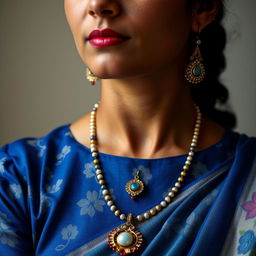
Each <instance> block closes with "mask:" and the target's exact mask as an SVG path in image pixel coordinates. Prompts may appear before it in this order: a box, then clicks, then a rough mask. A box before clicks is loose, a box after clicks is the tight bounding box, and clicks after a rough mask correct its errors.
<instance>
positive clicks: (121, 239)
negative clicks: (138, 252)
mask: <svg viewBox="0 0 256 256" xmlns="http://www.w3.org/2000/svg"><path fill="white" fill-rule="evenodd" d="M116 240H117V243H118V244H119V245H121V246H124V247H127V246H130V245H131V244H132V243H133V237H132V234H130V233H129V232H122V233H120V234H119V235H118V236H117V239H116Z"/></svg>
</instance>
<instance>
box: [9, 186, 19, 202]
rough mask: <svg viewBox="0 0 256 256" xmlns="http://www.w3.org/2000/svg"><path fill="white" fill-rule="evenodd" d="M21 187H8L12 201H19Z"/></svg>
mask: <svg viewBox="0 0 256 256" xmlns="http://www.w3.org/2000/svg"><path fill="white" fill-rule="evenodd" d="M21 193H22V192H21V186H20V185H17V184H11V185H9V194H10V196H11V197H12V198H14V199H20V197H21Z"/></svg>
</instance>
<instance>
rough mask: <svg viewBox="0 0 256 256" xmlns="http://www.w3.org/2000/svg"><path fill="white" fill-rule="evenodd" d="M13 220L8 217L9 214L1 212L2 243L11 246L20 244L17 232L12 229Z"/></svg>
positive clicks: (0, 240)
mask: <svg viewBox="0 0 256 256" xmlns="http://www.w3.org/2000/svg"><path fill="white" fill-rule="evenodd" d="M10 222H11V221H10V220H9V219H8V218H7V215H6V214H4V213H3V212H0V243H1V244H7V245H9V246H10V247H15V246H16V244H18V243H19V242H18V239H17V238H18V236H17V234H16V233H15V232H14V231H13V230H11V229H10V227H9V225H8V224H9V223H10Z"/></svg>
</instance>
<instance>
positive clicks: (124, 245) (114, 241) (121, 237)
mask: <svg viewBox="0 0 256 256" xmlns="http://www.w3.org/2000/svg"><path fill="white" fill-rule="evenodd" d="M98 107H99V105H98V104H95V105H94V107H93V109H92V111H91V116H90V147H91V152H92V157H93V164H94V167H95V171H96V175H97V180H98V183H99V184H100V186H101V190H102V194H103V196H104V198H105V200H106V202H107V205H108V206H109V207H110V210H111V211H112V212H113V213H114V214H115V215H116V216H117V217H119V218H120V219H121V220H127V222H126V223H125V224H122V225H121V226H119V227H117V228H115V229H114V230H112V231H111V232H110V233H109V235H108V244H109V246H110V248H111V249H112V250H114V251H115V252H116V253H118V254H120V255H126V254H130V253H133V252H135V251H136V250H138V249H139V247H140V246H141V244H142V242H143V238H142V234H141V233H140V232H139V231H137V230H136V228H135V226H134V225H133V224H132V219H133V216H132V214H131V213H129V214H128V215H127V216H126V215H125V214H124V213H122V212H121V211H120V210H119V209H117V206H116V205H115V204H114V201H113V199H112V197H111V195H110V191H109V189H108V188H107V184H106V181H105V179H104V175H103V172H102V168H101V165H100V161H99V159H98V150H97V134H96V112H97V109H98ZM195 108H196V111H197V117H196V123H195V126H194V134H193V138H192V142H191V144H190V148H189V153H188V156H187V159H186V162H185V165H184V166H183V170H182V171H181V172H180V176H179V178H178V180H177V181H176V183H175V184H174V186H173V187H171V189H170V190H168V191H170V192H169V193H168V195H167V196H166V197H165V198H164V200H163V201H161V202H160V203H159V204H158V205H156V206H154V207H153V208H152V209H151V210H149V211H147V212H145V213H142V214H141V215H137V216H136V220H137V221H139V222H140V221H143V220H145V219H149V218H151V217H153V216H155V215H157V213H158V212H160V211H161V210H163V208H165V207H166V206H167V205H168V204H170V203H171V202H172V199H173V198H174V197H175V196H176V194H177V193H178V191H179V189H180V188H181V185H182V182H183V181H184V178H185V176H186V175H187V172H188V171H189V169H190V165H191V162H192V159H193V156H194V154H195V150H196V146H197V141H198V136H199V131H200V125H201V112H200V109H199V107H198V106H196V105H195Z"/></svg>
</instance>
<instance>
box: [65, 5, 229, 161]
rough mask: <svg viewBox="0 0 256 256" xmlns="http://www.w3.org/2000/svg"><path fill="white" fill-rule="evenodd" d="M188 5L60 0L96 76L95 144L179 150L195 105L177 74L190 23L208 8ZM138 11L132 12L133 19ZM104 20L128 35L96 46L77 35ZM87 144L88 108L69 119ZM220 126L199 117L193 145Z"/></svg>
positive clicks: (168, 152)
mask: <svg viewBox="0 0 256 256" xmlns="http://www.w3.org/2000/svg"><path fill="white" fill-rule="evenodd" d="M197 8H199V6H195V9H194V11H193V13H192V12H188V10H187V8H186V1H185V0H173V1H169V0H161V1H159V0H130V1H122V0H85V1H80V0H65V11H66V16H67V20H68V22H69V25H70V28H71V31H72V33H73V35H74V39H75V42H76V46H77V49H78V52H79V54H80V56H81V58H82V60H83V61H84V63H85V64H86V65H87V66H88V67H89V68H90V69H91V70H92V72H93V73H94V74H95V75H96V76H98V77H100V78H101V79H102V80H101V95H100V102H101V103H100V107H99V109H98V111H97V134H98V149H99V151H100V152H103V153H108V154H113V155H119V156H127V157H136V158H161V157H167V156H176V155H181V154H186V153H187V152H188V147H189V145H190V142H191V139H192V135H193V127H194V122H195V118H196V112H195V108H194V105H193V101H192V99H191V96H190V93H189V86H188V84H187V83H186V81H185V79H184V69H185V66H186V60H187V56H188V52H187V49H188V38H189V34H190V33H191V31H192V30H193V31H197V32H198V31H201V30H202V29H203V28H204V27H205V26H207V25H208V24H209V23H210V22H211V21H212V20H213V19H214V16H215V14H216V10H217V9H216V8H213V9H212V10H210V11H209V10H208V11H204V12H200V13H197ZM138 17H140V18H139V19H138ZM106 27H110V28H112V29H114V30H116V31H118V32H120V33H122V34H125V35H127V36H130V40H128V42H125V43H123V44H120V45H117V46H111V47H105V48H100V49H99V48H97V47H94V46H92V45H90V44H89V43H88V41H87V42H85V41H84V36H85V35H88V34H89V32H91V30H93V29H96V28H98V29H102V28H106ZM71 131H72V133H73V135H74V137H75V139H76V140H77V141H78V142H79V143H81V144H83V145H85V146H86V147H90V141H89V114H87V115H85V116H84V117H82V118H81V119H80V120H78V121H76V122H74V123H73V124H72V125H71ZM223 134H224V128H223V127H221V126H219V125H217V124H216V123H213V122H211V121H210V120H207V119H206V118H203V120H202V128H201V134H200V137H199V143H198V150H202V149H205V148H207V147H209V146H211V145H213V144H215V143H216V142H218V141H219V140H221V139H222V138H223Z"/></svg>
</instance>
